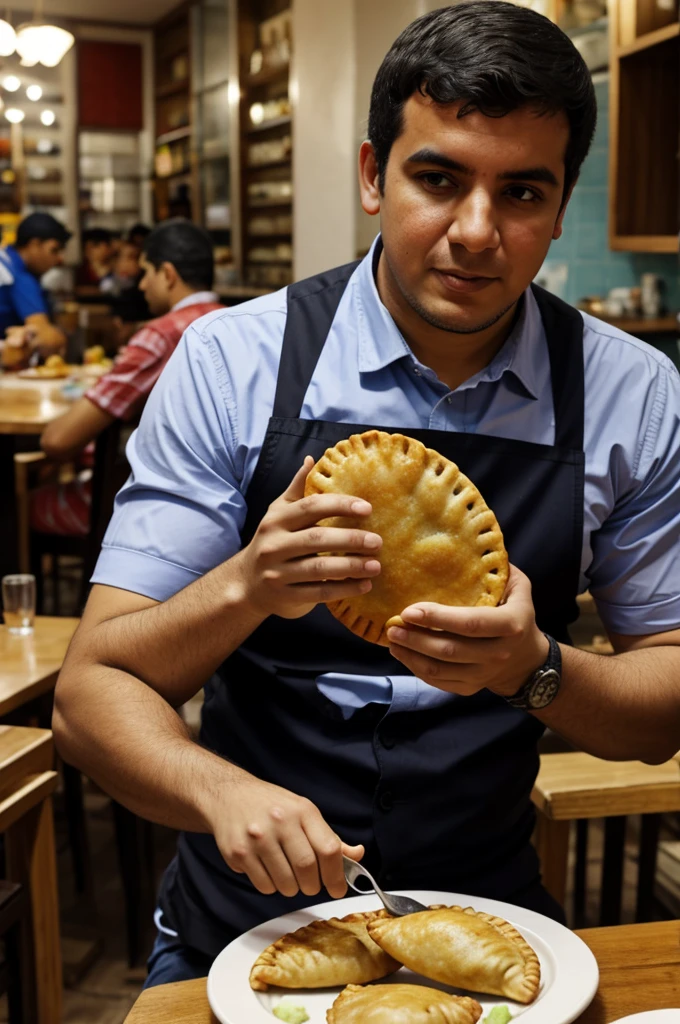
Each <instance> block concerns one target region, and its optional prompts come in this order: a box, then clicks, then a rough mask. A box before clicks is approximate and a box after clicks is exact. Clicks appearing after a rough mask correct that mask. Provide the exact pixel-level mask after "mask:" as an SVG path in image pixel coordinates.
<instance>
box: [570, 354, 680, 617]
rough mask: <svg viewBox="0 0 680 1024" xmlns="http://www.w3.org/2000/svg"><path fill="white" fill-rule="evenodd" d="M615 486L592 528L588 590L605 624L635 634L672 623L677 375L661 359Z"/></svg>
mask: <svg viewBox="0 0 680 1024" xmlns="http://www.w3.org/2000/svg"><path fill="white" fill-rule="evenodd" d="M612 472H613V473H614V476H615V477H617V476H619V477H620V479H621V481H622V490H623V493H621V494H620V496H619V498H618V500H617V502H616V507H615V508H614V510H613V511H612V513H611V515H610V516H609V517H608V518H607V519H606V521H605V522H604V523H603V525H602V527H601V528H600V529H599V530H598V531H597V533H596V534H595V535H594V536H593V544H592V547H593V561H592V564H591V566H590V569H589V572H588V576H589V577H590V591H591V593H592V595H593V597H594V598H595V601H596V603H597V607H598V611H599V612H600V615H601V617H602V620H603V622H604V624H605V626H606V627H607V629H609V630H611V631H612V632H615V633H621V634H626V635H642V634H649V633H656V632H667V631H669V630H671V629H676V628H679V627H680V377H679V376H678V373H677V371H676V370H675V368H674V367H673V366H672V365H671V364H670V362H667V361H665V360H664V362H663V363H662V364H660V365H659V371H658V373H657V375H656V380H655V382H654V386H653V387H651V388H650V389H649V392H648V396H647V401H646V403H645V406H644V409H643V414H642V416H641V418H640V423H639V445H638V449H637V452H636V456H635V462H634V464H633V465H632V466H631V467H630V472H628V467H625V468H624V467H622V466H620V465H616V464H615V465H614V466H613V469H612Z"/></svg>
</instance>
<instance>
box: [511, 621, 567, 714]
mask: <svg viewBox="0 0 680 1024" xmlns="http://www.w3.org/2000/svg"><path fill="white" fill-rule="evenodd" d="M543 636H544V637H545V638H546V640H547V641H548V643H549V645H550V648H549V650H548V657H547V658H546V660H545V661H544V662H543V664H542V665H541V666H540V668H537V669H536V671H535V672H532V674H531V675H530V676H529V678H528V679H527V681H526V682H525V683H523V684H522V686H520V688H519V690H518V691H517V693H514V694H513V695H512V696H511V697H506V698H505V700H506V701H507V703H508V704H510V706H511V707H513V708H520V709H521V710H522V711H531V710H532V709H538V708H545V707H547V706H548V704H551V703H552V701H553V700H554V699H555V697H556V696H557V694H558V692H559V682H560V680H561V675H562V652H561V651H560V646H559V644H558V643H557V640H555V639H554V638H553V637H551V636H549V635H548V634H547V633H544V634H543ZM547 672H549V673H550V680H551V688H552V689H553V691H554V692H553V693H552V696H550V698H549V699H548V700H545V696H544V695H540V696H539V694H538V693H537V691H538V690H540V688H541V680H542V678H543V677H544V676H545V674H546V673H547ZM555 676H557V683H558V685H557V686H555ZM546 680H547V677H546ZM532 696H533V697H534V698H535V700H534V701H532V699H531V698H532ZM536 698H538V699H537V700H536Z"/></svg>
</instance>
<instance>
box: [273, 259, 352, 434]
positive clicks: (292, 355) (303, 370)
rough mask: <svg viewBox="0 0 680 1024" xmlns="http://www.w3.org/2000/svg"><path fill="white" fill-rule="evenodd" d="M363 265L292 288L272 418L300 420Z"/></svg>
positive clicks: (310, 278)
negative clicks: (350, 284) (342, 303)
mask: <svg viewBox="0 0 680 1024" xmlns="http://www.w3.org/2000/svg"><path fill="white" fill-rule="evenodd" d="M360 262H361V261H360V260H357V261H355V262H353V263H346V264H345V265H344V266H342V267H335V268H334V269H333V270H329V271H326V273H323V274H317V275H316V276H315V277H309V278H307V279H306V280H304V281H298V282H297V283H296V284H292V285H290V287H289V288H288V292H287V301H288V314H287V316H286V328H285V331H284V334H283V345H282V348H281V362H280V363H279V374H278V379H277V382H276V396H275V398H274V411H273V413H272V416H273V417H275V418H281V419H298V418H299V416H300V410H301V409H302V403H303V401H304V398H305V395H306V393H307V388H308V387H309V383H310V381H311V379H312V374H313V373H314V369H315V367H316V364H317V363H318V361H319V356H320V355H321V350H322V348H323V347H324V344H325V342H326V338H327V337H328V332H329V331H330V329H331V325H332V323H333V320H334V318H335V314H336V312H337V309H338V306H339V304H340V300H341V298H342V296H343V294H344V291H345V288H346V287H347V283H348V281H349V279H350V277H351V276H352V274H353V273H354V271H355V270H356V268H357V267H358V266H359V263H360Z"/></svg>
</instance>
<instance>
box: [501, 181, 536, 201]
mask: <svg viewBox="0 0 680 1024" xmlns="http://www.w3.org/2000/svg"><path fill="white" fill-rule="evenodd" d="M508 195H509V196H511V198H512V199H518V200H519V201H520V203H535V202H539V201H540V200H541V199H542V198H543V196H542V195H541V194H540V192H537V191H536V189H533V188H529V187H528V186H527V185H513V186H512V187H511V188H509V189H508Z"/></svg>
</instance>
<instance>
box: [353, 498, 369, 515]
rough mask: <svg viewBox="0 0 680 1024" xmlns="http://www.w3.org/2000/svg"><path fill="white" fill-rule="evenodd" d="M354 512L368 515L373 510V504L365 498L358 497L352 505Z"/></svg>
mask: <svg viewBox="0 0 680 1024" xmlns="http://www.w3.org/2000/svg"><path fill="white" fill-rule="evenodd" d="M350 508H351V510H352V512H357V513H358V514H359V515H367V514H368V513H369V512H370V511H371V506H370V505H369V503H368V502H367V501H364V500H363V498H358V499H357V500H356V501H353V502H352V504H351V505H350Z"/></svg>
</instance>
